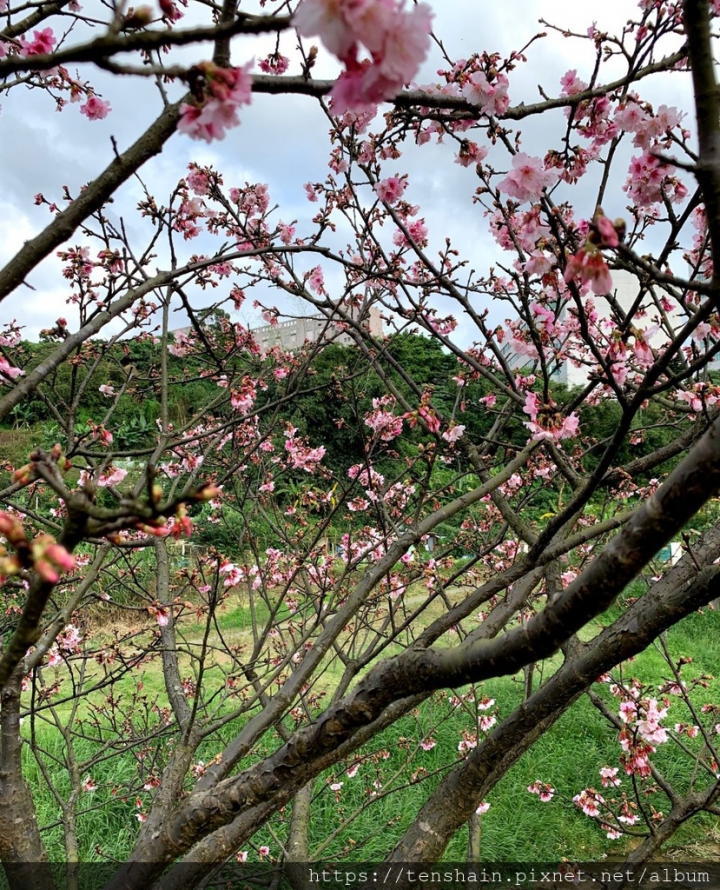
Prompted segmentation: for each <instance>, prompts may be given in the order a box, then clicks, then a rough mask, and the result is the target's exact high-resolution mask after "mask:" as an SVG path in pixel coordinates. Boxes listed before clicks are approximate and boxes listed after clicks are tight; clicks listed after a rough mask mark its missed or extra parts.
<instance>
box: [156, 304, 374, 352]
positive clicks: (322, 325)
mask: <svg viewBox="0 0 720 890" xmlns="http://www.w3.org/2000/svg"><path fill="white" fill-rule="evenodd" d="M350 315H351V317H352V318H354V319H361V324H362V326H363V328H364V329H365V330H367V331H369V332H370V334H371V335H372V336H373V337H382V336H383V323H382V315H381V314H380V310H379V309H377V308H376V307H375V306H371V307H370V308H369V309H365V310H363V309H353V310H351V313H350ZM192 331H193V328H192V327H184V328H176V329H175V330H174V331H171V333H172V334H174V335H176V336H177V335H178V334H183V335H189V334H191V333H192ZM251 331H252V333H253V336H254V337H255V340H256V341H257V343H258V345H259V346H260V349H261V351H262V352H263V353H266V352H269V351H270V350H271V349H272V348H273V347H275V346H279V347H280V349H283V350H285V351H286V352H293V351H294V350H296V349H300V348H301V347H302V346H303V345H304V344H305V343H317V342H319V341H322V342H323V344H325V345H327V344H328V343H340V344H341V345H343V346H352V345H353V343H354V342H355V341H354V340H353V338H352V336H351V335H350V334H349V333H348V330H347V325H345V324H343V323H342V322H341V321H340V319H339V318H331V319H328V318H326V317H325V316H324V315H301V316H298V317H297V318H290V319H287V320H285V321H278V323H277V324H265V325H261V326H260V327H257V328H251Z"/></svg>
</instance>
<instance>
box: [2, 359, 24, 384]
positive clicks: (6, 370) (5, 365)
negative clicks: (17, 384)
mask: <svg viewBox="0 0 720 890" xmlns="http://www.w3.org/2000/svg"><path fill="white" fill-rule="evenodd" d="M24 374H25V371H23V370H22V368H14V367H13V366H12V365H11V364H10V363H9V362H7V361H6V360H5V359H4V358H3V357H2V356H1V355H0V375H1V376H2V377H7V378H9V379H10V380H15V378H16V377H22V376H24Z"/></svg>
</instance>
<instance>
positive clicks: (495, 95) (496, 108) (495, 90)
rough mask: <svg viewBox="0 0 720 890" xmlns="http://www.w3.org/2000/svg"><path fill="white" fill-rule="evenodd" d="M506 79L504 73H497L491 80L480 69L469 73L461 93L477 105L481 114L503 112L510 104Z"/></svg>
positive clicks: (472, 103)
mask: <svg viewBox="0 0 720 890" xmlns="http://www.w3.org/2000/svg"><path fill="white" fill-rule="evenodd" d="M507 90H508V79H507V77H506V76H505V75H504V74H498V75H497V76H496V77H495V78H494V79H493V80H492V82H491V81H489V80H488V78H487V75H486V74H485V73H484V72H482V71H476V72H475V73H474V74H471V75H470V77H469V78H468V79H467V81H466V82H465V86H464V87H463V90H462V94H463V96H464V97H465V99H467V101H468V102H470V104H471V105H477V106H478V107H479V108H480V111H481V112H482V114H487V115H499V114H504V113H505V112H506V111H507V109H508V106H509V105H510V99H509V97H508V94H507Z"/></svg>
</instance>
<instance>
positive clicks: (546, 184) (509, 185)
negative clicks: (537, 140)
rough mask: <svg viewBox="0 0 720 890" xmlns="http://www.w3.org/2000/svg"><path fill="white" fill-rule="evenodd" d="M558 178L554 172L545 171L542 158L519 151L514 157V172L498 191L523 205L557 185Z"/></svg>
mask: <svg viewBox="0 0 720 890" xmlns="http://www.w3.org/2000/svg"><path fill="white" fill-rule="evenodd" d="M557 178H558V177H557V173H556V172H555V171H554V170H546V169H545V167H544V165H543V162H542V160H541V159H540V158H533V157H530V155H527V154H525V152H522V151H519V152H518V153H517V154H516V155H515V156H514V157H513V160H512V170H511V171H510V172H509V173H508V175H507V176H506V177H505V179H503V180H502V181H501V182H500V183H499V184H498V189H499V190H500V191H501V192H505V193H506V194H508V195H510V197H511V198H516V199H517V200H518V201H520V202H521V203H523V202H524V201H536V200H537V199H538V198H539V197H540V196H541V195H542V193H543V190H544V189H546V188H550V187H551V186H553V185H555V183H556V182H557Z"/></svg>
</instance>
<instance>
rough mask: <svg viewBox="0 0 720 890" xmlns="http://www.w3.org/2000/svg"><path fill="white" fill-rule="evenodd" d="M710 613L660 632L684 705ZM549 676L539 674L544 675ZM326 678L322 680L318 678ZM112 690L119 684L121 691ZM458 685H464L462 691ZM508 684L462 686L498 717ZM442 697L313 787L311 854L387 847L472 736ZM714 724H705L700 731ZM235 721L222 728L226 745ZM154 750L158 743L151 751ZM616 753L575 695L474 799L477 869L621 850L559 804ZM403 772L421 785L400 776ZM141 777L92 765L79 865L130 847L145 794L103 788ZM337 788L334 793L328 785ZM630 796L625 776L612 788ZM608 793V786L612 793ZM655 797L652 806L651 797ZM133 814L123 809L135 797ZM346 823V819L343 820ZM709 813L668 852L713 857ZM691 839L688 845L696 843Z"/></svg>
mask: <svg viewBox="0 0 720 890" xmlns="http://www.w3.org/2000/svg"><path fill="white" fill-rule="evenodd" d="M613 617H614V614H613V612H612V611H611V612H610V613H606V614H605V615H604V616H602V617H601V619H600V621H599V622H598V623H597V625H596V626H595V631H593V629H592V628H591V629H589V630H588V631H587V636H591V635H592V634H593V633H594V632H596V631H597V630H599V629H600V627H601V626H602V625H603V624H607V623H608V622H609V621H610V620H611V619H612V618H613ZM248 624H249V613H248V610H247V609H246V608H234V609H228V610H227V611H226V612H225V613H223V614H221V616H220V626H221V628H222V630H223V632H225V633H228V634H230V635H232V634H236V635H238V634H239V635H243V634H247V633H248ZM719 631H720V614H718V613H716V612H713V611H711V610H706V611H705V614H703V615H693V616H690V617H689V618H687V619H686V620H685V621H683V622H682V623H681V624H680V625H678V626H677V627H676V628H674V629H673V630H672V632H671V633H670V634H669V636H668V639H667V642H668V646H669V648H670V650H671V652H672V653H673V655H674V656H675V657H679V656H680V655H685V656H689V657H691V658H692V659H693V662H692V664H690V665H688V666H687V667H686V668H685V677H686V679H690V678H692V677H699V676H701V675H705V676H706V677H708V678H709V679H706V680H705V681H704V682H705V683H706V684H707V688H706V689H703V690H702V692H701V694H700V695H699V697H698V698H697V701H698V705H701V704H703V703H705V702H718V701H720V695H719V693H720V683H718V681H716V680H715V679H714V675H715V674H720V633H719ZM547 670H552V666H550V667H546V671H547ZM629 676H634V677H637V678H638V679H639V680H641V681H642V682H645V683H652V684H655V686H657V685H658V684H660V683H662V682H663V681H664V680H668V679H670V671H669V668H668V666H667V664H666V662H665V661H664V660H663V658H662V656H661V655H660V653H659V651H658V649H657V647H651V648H650V649H648V650H647V651H646V652H644V653H642V654H641V655H640V656H638V657H637V659H636V660H635V661H634V663H632V664H631V665H628V666H626V668H625V677H626V679H627V678H628V677H629ZM134 679H135V680H137V679H142V681H143V684H144V690H143V691H144V694H146V695H148V697H149V698H153V697H155V696H157V697H160V698H163V697H164V690H163V684H162V677H161V675H160V672H159V668H158V666H157V665H150V666H149V667H148V668H147V669H146V670H145V671H144V672H143V674H142V676H141V677H138V676H136V677H135V678H134ZM326 682H332V679H331V678H330V679H329V680H327V681H326ZM122 685H123V684H121V686H122ZM124 685H125V689H124V694H126V695H129V694H130V687H131V681H130V679H128V680H127V681H124ZM464 691H466V690H464ZM522 691H523V684H522V680H521V677H508V678H501V679H496V680H493V681H489V682H487V683H485V684H483V685H482V686H479V687H477V688H476V689H475V693H476V696H477V698H481V697H482V696H483V695H485V696H488V697H490V698H493V699H495V701H496V707H497V709H498V718H499V719H502V717H504V716H507V715H508V714H509V713H510V712H511V711H512V710H513V708H514V707H515V706H517V704H518V703H519V702H520V701H521V698H522ZM449 695H450V693H444V694H442V695H440V694H439V695H438V696H436V697H435V698H434V699H432V700H430V701H428V702H427V703H426V705H425V706H424V707H423V708H422V709H421V710H420V711H419V713H418V714H416V715H410V716H408V717H406V718H405V719H403V720H402V721H400V722H399V723H398V724H396V725H395V726H394V727H392V728H391V729H390V730H388V731H386V732H385V733H384V734H383V735H382V736H380V737H378V738H376V739H375V740H374V742H373V743H372V745H370V746H369V747H368V748H366V749H364V750H363V751H361V752H360V755H359V759H360V761H361V762H360V765H359V767H358V770H357V774H356V775H354V776H352V777H351V776H348V775H347V772H346V770H347V768H348V766H349V765H350V764H349V763H346V764H338V765H337V766H336V767H335V768H334V769H333V770H331V771H329V772H328V773H327V774H326V775H324V776H321V777H319V778H318V780H317V781H316V783H315V796H316V800H315V802H314V805H313V807H312V810H311V812H312V821H311V826H310V832H311V849H312V850H313V851H317V854H318V855H319V856H320V858H321V859H322V860H325V861H331V860H333V859H336V858H337V859H340V858H351V859H354V860H355V861H362V860H365V861H372V860H375V859H379V858H382V857H383V856H384V855H385V854H386V853H387V851H388V850H389V849H390V848H391V847H392V845H393V843H394V841H395V840H396V839H397V838H398V837H399V836H400V835H401V833H402V832H403V830H404V829H405V828H406V827H407V826H408V825H409V824H410V822H411V821H412V819H413V818H414V816H415V815H416V814H417V812H418V810H419V808H420V806H421V805H422V803H423V802H424V801H425V800H426V798H427V796H428V794H429V793H430V792H431V791H432V789H433V788H434V787H435V786H436V785H437V783H438V782H439V780H440V778H441V776H442V775H443V772H444V771H445V770H447V769H448V768H449V767H451V766H452V765H453V764H454V763H455V762H457V760H458V758H459V757H460V756H461V755H460V754H459V753H458V744H459V742H460V741H461V739H462V733H463V731H466V732H469V733H472V732H474V727H475V717H474V715H473V713H472V712H471V709H470V708H467V709H466V708H465V707H457V708H454V709H453V708H452V707H451V706H450V704H449V702H448V699H449ZM605 699H606V701H609V702H610V703H611V704H612V705H613V707H614V709H615V710H617V700H613V699H611V697H610V696H609V695H608V694H607V691H605ZM716 720H717V718H715V719H714V720H712V721H710V725H714V722H716ZM676 722H677V723H680V722H692V721H691V719H690V716H689V714H688V712H687V710H686V708H685V706H684V704H683V703H682V702H681V701H680V700H679V699H677V700H674V701H673V705H672V710H671V714H670V716H669V718H668V720H667V721H666V723H667V724H668V725H669V726H670V727H672V726H673V725H674V724H675V723H676ZM234 729H237V726H235V727H232V726H230V727H227V728H226V730H225V731H224V733H223V736H224V737H225V738H226V739H227V738H229V737H230V736H231V733H232V731H233V730H234ZM428 735H431V736H432V738H433V739H434V740H435V747H433V748H432V749H431V750H427V751H425V750H423V749H422V748H420V747H419V745H418V742H419V741H420V740H421V739H423V738H425V737H426V736H428ZM37 739H38V741H39V743H40V744H41V746H42V747H43V748H44V749H45V750H46V751H47V752H48V754H49V755H50V757H51V758H52V757H53V756H57V757H58V759H60V758H59V755H60V754H61V743H60V739H59V736H58V734H57V732H56V731H54V730H52V729H51V728H48V727H42V726H39V727H38V735H37ZM685 741H686V743H688V745H689V747H690V748H691V749H692V750H694V751H696V752H697V751H698V750H699V749H700V742H699V740H698V739H695V740H688V739H685ZM161 744H164V742H163V743H161ZM275 744H277V739H272V738H270V739H268V740H267V742H266V743H264V745H263V746H262V747H261V748H259V749H258V750H257V751H256V752H254V755H253V757H252V758H251V759H248V761H247V764H249V763H250V762H254V761H255V760H256V759H257V757H260V756H263V754H265V753H267V752H269V751H270V750H272V749H273V746H274V745H275ZM90 747H91V743H89V742H85V741H79V742H78V743H77V753H78V755H79V756H80V757H81V758H82V756H83V755H84V754H86V753H89V751H90ZM219 747H220V746H219V745H218V742H217V740H216V741H214V742H209V743H208V744H207V745H205V746H204V747H203V749H202V750H201V751H200V752H199V755H198V759H199V760H209V759H210V758H212V756H214V754H216V753H217V751H218V750H219ZM619 754H620V748H619V746H618V744H617V734H616V732H615V731H614V730H612V729H610V728H609V727H608V726H607V723H606V722H605V720H604V719H603V718H602V717H601V715H600V714H599V713H598V712H597V711H596V709H595V708H594V707H593V706H592V704H591V703H590V701H589V700H588V699H587V698H584V699H582V700H580V701H579V702H578V703H577V705H576V706H575V707H574V708H572V709H571V710H570V711H569V712H568V713H567V714H566V715H565V716H564V717H563V718H562V719H561V720H560V721H559V722H558V723H557V724H556V725H555V726H554V727H552V729H551V730H550V731H549V732H547V733H546V734H545V735H544V736H543V737H542V738H541V739H540V740H539V741H538V742H537V743H536V744H535V745H534V747H533V748H532V749H531V750H530V751H529V752H528V753H527V754H526V755H525V756H524V757H523V758H522V759H521V760H520V761H519V762H518V764H517V765H516V766H515V767H514V768H513V769H512V770H511V771H510V772H509V773H508V775H506V776H505V777H504V779H503V780H502V781H501V782H500V783H499V784H498V786H497V787H496V788H495V789H493V791H492V792H491V793H490V795H489V796H488V799H487V802H488V803H489V804H490V809H489V811H488V812H487V813H486V814H485V815H484V816H483V818H482V855H483V858H484V859H485V860H486V861H538V862H541V861H554V860H557V859H558V858H561V857H571V858H575V859H585V860H594V859H597V858H599V857H602V856H604V855H612V854H619V853H622V852H626V851H627V850H628V849H629V848H630V847H632V845H633V844H634V843H636V842H637V841H634V840H633V839H632V838H623V839H620V840H616V841H611V840H608V839H607V837H606V836H605V832H604V831H602V830H601V828H600V826H599V825H598V823H597V822H596V821H595V820H593V819H591V818H589V817H587V816H585V815H584V814H583V813H582V812H581V811H580V810H579V809H578V808H577V806H575V804H574V803H573V802H572V798H573V795H575V794H577V793H578V792H579V791H581V790H582V789H583V788H585V787H594V788H597V789H598V790H600V791H602V788H601V785H600V777H599V774H598V770H599V769H600V768H601V767H604V766H618V765H619V763H618V757H619ZM27 755H28V756H27V759H26V775H27V778H28V781H29V782H30V784H31V786H32V787H33V789H34V791H35V796H36V800H37V803H38V815H39V821H40V824H41V825H43V826H48V828H47V832H46V840H47V843H48V847H49V850H50V853H51V857H52V858H55V859H62V858H63V857H64V850H63V847H62V826H61V823H60V811H59V809H58V805H57V802H56V801H55V799H54V798H53V796H52V795H51V793H50V792H49V790H48V788H47V785H46V782H45V780H44V778H43V776H42V774H41V772H40V770H39V769H38V766H37V764H36V762H35V760H34V758H32V757H31V755H30V752H29V751H28V752H27ZM653 762H654V763H655V764H656V765H657V766H658V768H659V769H660V770H661V771H662V772H663V773H664V774H665V775H666V776H667V777H668V778H669V779H671V780H673V781H674V782H676V783H677V786H678V788H679V790H687V789H688V788H689V787H690V783H691V781H692V778H693V775H694V771H695V761H694V758H693V757H690V756H688V755H687V754H686V753H683V752H682V751H681V750H680V748H679V747H678V746H677V745H675V744H673V743H672V742H671V743H668V744H665V745H660V746H659V747H658V751H657V754H656V755H655V756H654V760H653ZM414 773H415V774H417V776H418V778H422V777H425V776H427V777H426V778H422V781H417V782H411V781H409V778H410V777H411V776H412V775H413V774H414ZM142 775H143V767H142V765H141V766H140V767H139V766H138V762H137V759H136V757H135V755H134V754H132V753H131V752H123V751H122V750H121V748H120V749H118V751H117V753H116V754H115V755H114V756H113V757H112V758H109V759H108V760H106V761H105V762H104V763H103V764H102V765H101V766H99V767H98V768H96V769H95V770H94V771H93V776H92V778H93V780H94V781H95V782H96V783H97V785H98V788H97V790H96V791H94V792H91V793H86V794H85V795H84V796H83V799H82V803H81V808H80V809H81V813H80V816H79V820H78V826H79V837H80V844H81V858H82V859H83V860H86V861H93V860H98V859H105V858H116V859H119V860H120V859H122V858H123V857H124V856H125V855H126V854H127V853H128V852H129V851H130V849H131V848H132V845H133V840H134V837H135V836H136V833H137V830H138V828H139V823H138V820H137V818H136V815H137V813H138V812H139V811H141V810H142V808H143V807H145V806H147V803H148V802H149V799H150V794H149V793H148V792H145V791H143V790H142V789H141V788H140V786H139V785H138V788H139V793H138V794H137V795H136V794H135V793H131V794H129V795H128V794H125V795H123V794H122V793H120V794H118V793H114V790H113V789H117V788H127V787H128V786H131V785H132V783H133V781H135V782H137V781H138V780H139V777H140V776H142ZM53 778H54V780H55V782H56V783H57V788H58V790H59V791H60V793H61V794H66V793H68V792H69V790H70V787H69V781H68V780H67V777H66V776H64V774H63V771H62V768H61V767H58V768H57V770H55V771H53ZM538 779H539V780H541V781H543V782H548V783H550V784H551V785H552V786H553V787H554V788H555V790H556V796H555V798H554V800H552V801H551V802H549V803H543V802H541V801H540V800H539V798H538V797H537V796H536V795H532V794H530V793H528V791H527V786H528V785H530V784H531V783H532V782H534V781H535V780H538ZM339 782H342V783H343V784H342V787H341V788H340V789H339V790H337V791H334V790H332V789H331V788H330V785H331V784H332V783H339ZM623 785H624V787H625V788H626V790H628V791H630V785H629V780H627V779H624V782H623ZM621 790H622V789H621ZM655 798H657V800H655ZM136 799H139V800H140V801H141V804H142V806H141V807H138V806H137V800H136ZM649 800H650V801H651V802H654V803H655V805H656V806H657V807H658V808H659V809H663V810H664V811H665V812H667V809H668V805H667V800H666V799H665V798H664V797H663V796H661V795H654V796H653V797H652V798H650V799H649ZM287 815H288V814H287V813H281V814H279V815H278V816H277V817H276V818H275V819H274V820H273V821H272V822H271V823H270V825H269V826H267V827H266V828H264V829H263V830H261V831H260V832H259V833H258V835H257V836H256V837H255V838H253V842H252V845H249V846H248V851H249V856H250V858H257V849H258V848H259V847H260V846H261V845H263V844H266V845H267V846H268V847H269V848H270V850H271V855H274V856H278V855H279V852H280V850H279V844H278V840H282V839H283V838H284V837H285V836H286V832H287V827H286V818H287ZM345 820H347V821H348V824H347V825H344V826H343V822H344V821H345ZM715 821H716V820H714V819H712V818H711V817H702V818H701V819H695V820H694V821H693V822H692V823H690V824H689V826H688V827H687V828H685V829H683V830H681V831H680V832H678V834H677V835H676V836H675V838H674V839H673V842H672V844H671V846H670V848H669V850H668V855H670V856H673V855H677V856H680V857H682V856H685V858H692V857H693V856H702V855H707V856H710V857H712V858H715V857H716V856H717V854H718V849H719V848H720V833H718V832H717V829H716V828H715V824H714V823H715ZM699 837H702V838H703V840H702V842H701V843H700V844H699V843H698V838H699ZM466 844H467V832H466V831H461V832H459V833H458V835H457V836H456V837H455V838H454V840H453V841H452V843H451V845H450V847H449V848H448V850H447V853H446V859H447V860H450V861H452V860H455V861H457V860H459V859H463V858H464V856H465V852H466Z"/></svg>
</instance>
